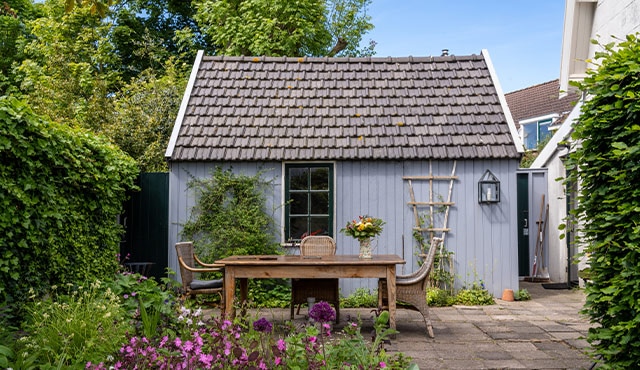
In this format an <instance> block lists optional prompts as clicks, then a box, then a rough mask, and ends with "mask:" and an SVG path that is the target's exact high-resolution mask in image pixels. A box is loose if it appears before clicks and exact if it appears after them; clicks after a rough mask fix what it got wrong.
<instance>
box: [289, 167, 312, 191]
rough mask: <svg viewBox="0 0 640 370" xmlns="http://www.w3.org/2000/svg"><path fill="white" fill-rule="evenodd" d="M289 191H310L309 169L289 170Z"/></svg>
mask: <svg viewBox="0 0 640 370" xmlns="http://www.w3.org/2000/svg"><path fill="white" fill-rule="evenodd" d="M289 189H291V190H307V189H309V169H308V168H290V169H289Z"/></svg>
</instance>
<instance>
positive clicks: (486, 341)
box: [345, 282, 593, 369]
mask: <svg viewBox="0 0 640 370" xmlns="http://www.w3.org/2000/svg"><path fill="white" fill-rule="evenodd" d="M521 288H524V289H527V290H528V291H529V292H530V293H531V295H532V300H530V301H524V302H505V301H502V300H496V304H495V305H492V306H477V307H475V306H474V307H467V306H455V307H434V308H431V310H430V311H431V319H432V321H433V326H434V334H435V338H434V339H431V338H428V337H427V336H426V331H425V330H424V325H423V324H422V319H421V316H420V314H419V313H417V312H415V311H410V310H399V311H398V318H397V321H398V324H397V329H398V331H400V334H398V335H397V337H396V339H395V340H392V342H391V345H388V346H387V348H388V350H389V351H401V352H403V353H404V354H406V355H407V356H410V357H412V358H413V361H414V362H415V363H416V364H417V365H418V366H419V367H420V369H589V368H590V367H591V365H592V363H593V361H592V360H591V359H590V357H589V356H588V355H586V354H585V351H586V350H587V349H588V348H589V345H588V343H587V342H586V341H585V340H584V339H583V338H584V337H585V336H586V334H587V331H588V330H589V327H590V324H589V322H588V320H587V319H586V318H585V317H584V316H581V315H580V314H579V311H580V309H581V308H582V306H583V305H584V301H585V296H584V293H583V292H582V291H580V290H545V289H543V288H542V287H541V285H540V284H534V283H525V282H523V283H522V284H521ZM345 313H346V310H345Z"/></svg>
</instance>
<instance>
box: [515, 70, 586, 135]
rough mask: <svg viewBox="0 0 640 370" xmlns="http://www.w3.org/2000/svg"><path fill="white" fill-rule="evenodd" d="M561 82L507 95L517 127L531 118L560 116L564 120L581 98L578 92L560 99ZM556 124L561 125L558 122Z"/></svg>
mask: <svg viewBox="0 0 640 370" xmlns="http://www.w3.org/2000/svg"><path fill="white" fill-rule="evenodd" d="M559 94H560V82H559V80H553V81H549V82H545V83H542V84H539V85H535V86H531V87H527V88H524V89H522V90H517V91H513V92H510V93H507V94H505V98H506V99H507V104H508V105H509V110H510V111H511V115H512V116H513V120H514V122H515V123H516V125H519V122H521V121H523V120H527V119H531V118H537V117H542V116H546V115H550V114H558V115H559V116H560V118H561V119H562V118H564V117H565V116H566V115H567V114H568V113H569V112H571V110H572V109H573V107H574V106H575V104H576V102H577V101H578V99H579V98H580V95H579V93H578V92H573V93H570V94H567V95H566V96H564V97H562V98H559ZM556 123H561V122H560V121H556Z"/></svg>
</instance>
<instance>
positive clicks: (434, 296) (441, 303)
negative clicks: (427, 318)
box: [427, 287, 455, 307]
mask: <svg viewBox="0 0 640 370" xmlns="http://www.w3.org/2000/svg"><path fill="white" fill-rule="evenodd" d="M454 300H455V298H454V297H452V296H451V293H449V291H448V290H445V289H440V288H437V287H430V288H427V304H428V305H429V306H432V307H447V306H451V305H452V304H453V302H454Z"/></svg>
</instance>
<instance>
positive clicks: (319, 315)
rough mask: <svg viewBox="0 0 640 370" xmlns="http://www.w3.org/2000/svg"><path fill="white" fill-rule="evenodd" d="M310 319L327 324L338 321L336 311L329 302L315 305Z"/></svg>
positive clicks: (310, 313)
mask: <svg viewBox="0 0 640 370" xmlns="http://www.w3.org/2000/svg"><path fill="white" fill-rule="evenodd" d="M309 317H310V318H312V319H313V320H315V321H316V322H320V323H325V322H329V321H333V320H335V319H336V311H334V310H333V308H331V306H330V305H329V304H328V303H327V302H325V301H320V302H318V303H316V304H314V305H313V307H312V308H311V311H309Z"/></svg>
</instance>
